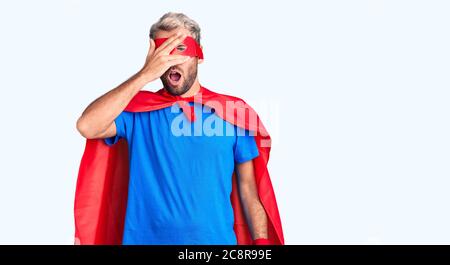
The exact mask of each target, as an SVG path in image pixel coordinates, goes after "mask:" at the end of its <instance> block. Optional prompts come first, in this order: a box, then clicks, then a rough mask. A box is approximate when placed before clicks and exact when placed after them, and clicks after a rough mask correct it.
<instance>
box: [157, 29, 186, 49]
mask: <svg viewBox="0 0 450 265" xmlns="http://www.w3.org/2000/svg"><path fill="white" fill-rule="evenodd" d="M181 35H182V33H181V32H177V33H176V34H174V35H172V36H170V37H169V38H168V39H167V40H166V41H164V42H163V43H162V44H161V45H160V46H159V47H158V50H163V49H164V48H166V47H167V45H169V44H170V43H171V42H172V41H174V40H175V39H177V38H178V37H180V36H181Z"/></svg>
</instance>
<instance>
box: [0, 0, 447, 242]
mask: <svg viewBox="0 0 450 265" xmlns="http://www.w3.org/2000/svg"><path fill="white" fill-rule="evenodd" d="M170 10H172V11H182V12H185V13H186V14H187V15H189V16H191V17H192V18H194V19H195V20H197V21H198V23H199V24H200V26H201V27H202V34H203V35H202V44H203V46H204V52H205V59H206V60H205V62H204V64H203V65H201V66H200V67H199V77H200V82H201V84H203V85H204V86H206V87H208V88H210V89H213V90H216V91H219V92H226V93H228V94H233V95H236V96H240V97H242V98H244V99H246V100H247V101H249V102H256V103H258V102H262V103H266V105H268V106H269V107H264V104H260V105H258V104H256V106H255V108H256V110H257V111H259V112H260V114H261V118H262V119H263V120H264V121H265V124H266V126H267V128H268V130H269V131H270V132H272V133H273V136H274V141H273V149H272V155H271V161H270V164H269V166H270V172H271V174H272V181H273V184H274V186H275V189H276V193H277V195H278V203H279V208H280V212H281V215H282V219H283V223H284V230H285V235H286V243H288V244H326V243H336V244H349V243H356V244H378V243H387V244H391V243H407V244H414V243H422V244H427V243H447V244H448V243H450V225H449V224H450V211H449V210H448V209H449V204H450V193H449V187H450V163H449V160H450V151H449V150H450V138H449V136H450V126H449V114H450V104H449V101H450V75H449V72H450V51H449V48H448V47H450V38H449V34H448V32H449V25H450V16H449V15H448V14H449V11H450V3H449V2H448V1H406V0H405V1H396V0H392V1H382V0H378V1H377V0H372V1H356V0H355V1H281V0H278V1H221V2H218V1H158V2H157V1H75V0H71V1H56V0H55V1H48V0H47V1H31V0H30V1H2V2H0V38H1V42H0V72H1V75H0V89H1V90H0V91H1V104H0V113H1V114H0V115H1V122H2V124H1V130H0V138H1V139H2V143H1V147H0V161H1V163H0V243H17V244H71V243H72V242H73V233H74V231H73V211H72V209H73V198H74V197H73V196H74V190H75V181H76V175H77V171H78V166H79V162H80V158H81V155H82V151H83V148H84V140H83V138H82V137H81V136H80V135H79V134H78V133H77V131H76V130H75V122H76V119H77V118H78V117H79V115H80V114H81V112H82V111H83V110H84V108H85V107H86V106H87V104H89V103H90V102H91V101H92V100H94V99H95V98H97V97H98V96H100V95H101V94H103V93H105V92H107V91H108V90H109V89H112V88H113V87H115V86H117V85H118V84H120V83H121V82H122V81H124V80H125V79H127V78H128V77H129V76H130V75H132V74H134V73H135V72H136V71H138V70H139V69H140V67H141V66H142V64H143V63H144V59H145V56H146V52H147V49H148V46H147V45H148V37H147V34H148V30H149V27H150V25H151V24H152V23H154V22H155V21H156V20H157V19H158V18H159V17H160V16H161V15H162V14H163V13H165V12H167V11H170ZM160 87H161V83H160V82H159V81H157V82H154V83H152V84H150V85H149V86H148V87H147V89H150V90H155V89H157V88H160Z"/></svg>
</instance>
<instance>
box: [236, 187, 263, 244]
mask: <svg viewBox="0 0 450 265" xmlns="http://www.w3.org/2000/svg"><path fill="white" fill-rule="evenodd" d="M241 201H242V206H243V208H244V213H245V216H246V219H247V223H248V225H249V227H250V233H251V234H252V238H253V240H255V239H259V238H268V234H267V214H266V211H265V209H264V207H263V205H262V204H261V201H260V200H259V197H258V194H257V191H256V190H253V189H251V188H249V187H241Z"/></svg>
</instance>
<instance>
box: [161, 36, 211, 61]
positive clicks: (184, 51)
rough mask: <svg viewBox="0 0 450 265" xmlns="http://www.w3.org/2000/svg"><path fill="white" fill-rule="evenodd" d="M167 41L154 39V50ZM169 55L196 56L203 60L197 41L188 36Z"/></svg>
mask: <svg viewBox="0 0 450 265" xmlns="http://www.w3.org/2000/svg"><path fill="white" fill-rule="evenodd" d="M167 39H168V38H159V39H155V49H156V48H158V47H159V46H161V44H163V43H164V42H165V41H166V40H167ZM170 54H181V55H187V56H191V57H196V56H197V57H198V58H199V59H203V52H202V48H200V45H198V43H197V41H195V39H194V38H192V37H190V36H187V37H186V38H185V39H184V40H183V42H182V43H180V44H179V45H178V46H177V47H175V49H173V50H172V51H171V52H170Z"/></svg>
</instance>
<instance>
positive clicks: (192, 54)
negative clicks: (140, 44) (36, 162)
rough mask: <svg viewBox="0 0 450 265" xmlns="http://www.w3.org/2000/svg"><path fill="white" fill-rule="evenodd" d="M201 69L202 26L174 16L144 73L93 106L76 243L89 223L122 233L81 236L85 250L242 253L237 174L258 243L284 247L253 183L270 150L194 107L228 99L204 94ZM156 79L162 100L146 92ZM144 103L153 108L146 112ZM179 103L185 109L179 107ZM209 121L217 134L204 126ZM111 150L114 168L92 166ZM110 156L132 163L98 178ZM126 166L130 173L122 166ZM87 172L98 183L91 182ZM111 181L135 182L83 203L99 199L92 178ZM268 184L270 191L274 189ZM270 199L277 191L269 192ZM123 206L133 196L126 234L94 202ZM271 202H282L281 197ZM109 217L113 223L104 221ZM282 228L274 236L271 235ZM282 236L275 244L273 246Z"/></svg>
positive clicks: (156, 31) (80, 125)
mask: <svg viewBox="0 0 450 265" xmlns="http://www.w3.org/2000/svg"><path fill="white" fill-rule="evenodd" d="M202 62H203V53H202V47H201V46H200V28H199V26H198V24H197V23H196V22H195V21H193V20H192V19H190V18H188V17H187V16H186V15H184V14H181V13H167V14H165V15H164V16H162V17H161V18H160V20H159V21H158V22H157V23H155V24H154V25H153V26H152V27H151V30H150V48H149V51H148V55H147V58H146V61H145V64H144V66H143V67H142V69H141V70H140V71H138V72H137V73H136V74H135V75H133V76H132V77H131V78H129V79H128V80H127V81H125V82H124V83H122V84H121V85H119V86H118V87H116V88H114V89H112V90H111V91H109V92H108V93H106V94H104V95H103V96H101V97H100V98H98V99H97V100H95V101H94V102H92V103H91V104H90V105H89V106H88V107H87V108H86V110H85V111H84V112H83V114H82V115H81V117H80V118H79V119H78V121H77V129H78V131H79V132H80V133H81V135H82V136H84V137H85V138H87V139H88V144H87V148H86V151H85V155H84V157H83V160H82V166H81V167H80V175H79V180H78V185H77V193H78V194H77V198H76V207H75V208H76V209H75V211H76V217H77V216H79V218H78V219H79V220H78V221H76V225H77V233H78V234H82V233H86V232H79V231H78V230H84V231H88V230H90V229H91V228H82V227H88V226H91V227H93V226H92V225H90V224H88V225H87V224H86V222H92V223H96V224H95V228H94V229H92V231H91V232H90V233H91V234H94V233H96V234H100V232H99V229H101V228H100V226H105V227H108V226H109V225H110V223H111V222H113V223H117V224H115V225H114V227H115V228H114V229H112V230H114V231H113V232H111V231H106V232H105V233H104V234H105V235H104V236H101V238H103V239H102V240H99V239H98V238H99V236H98V235H97V237H90V236H89V235H88V236H86V237H85V238H88V237H90V238H93V239H92V240H85V239H81V236H77V237H78V240H79V241H80V242H78V243H82V244H83V243H94V244H95V243H108V242H110V243H111V242H112V243H117V237H121V238H119V239H120V240H121V242H119V243H122V244H158V245H162V244H221V245H233V244H237V243H239V242H238V241H239V240H238V238H237V236H239V233H241V232H237V230H240V229H239V228H236V224H235V223H236V222H237V220H236V219H235V218H236V211H237V209H236V207H235V206H234V204H235V203H233V202H232V199H231V200H230V195H231V194H232V190H234V188H233V185H232V183H233V179H232V178H233V176H234V174H233V173H236V179H237V187H238V192H237V193H238V194H239V199H238V201H239V202H238V203H236V204H240V205H241V206H240V207H241V208H242V210H241V211H243V212H244V215H245V219H246V221H247V226H248V230H249V232H250V234H251V238H252V240H253V243H255V244H269V243H273V244H276V243H280V244H282V243H283V242H282V241H283V239H282V234H281V236H280V233H281V223H280V222H279V221H278V219H279V217H278V211H277V209H276V203H275V202H273V203H274V204H275V208H274V211H272V212H273V214H271V215H273V216H274V217H272V216H269V218H268V215H267V212H266V209H265V208H264V206H265V205H264V206H263V204H262V203H261V200H260V196H261V192H260V191H259V188H258V184H257V183H256V181H255V167H254V162H253V161H254V160H255V159H257V158H258V157H259V156H260V155H261V154H260V151H259V150H262V149H261V148H260V147H259V146H257V143H256V141H255V139H256V137H255V136H254V134H255V131H250V130H248V128H245V126H241V127H239V126H237V125H235V124H234V123H232V122H229V121H228V120H227V119H226V118H225V117H224V115H223V113H215V109H216V108H212V107H211V105H209V104H207V103H205V102H204V101H202V100H200V101H199V100H193V98H195V97H201V96H202V94H203V95H206V96H207V97H208V96H209V98H210V99H221V98H223V97H220V96H219V94H216V93H214V92H211V91H209V90H207V89H206V88H204V87H203V86H201V85H200V83H199V80H198V75H197V66H198V64H200V63H202ZM158 78H160V79H161V81H162V83H163V86H164V88H163V90H161V91H159V92H157V93H151V92H148V93H147V94H145V93H143V92H142V91H141V89H142V88H143V87H144V86H145V85H146V84H147V83H149V82H152V81H155V80H157V79H158ZM144 97H147V98H149V99H150V101H146V102H147V103H142V102H143V101H142V98H144ZM172 99H173V102H172V101H171V100H172ZM166 101H170V104H169V105H167V104H166V103H167V102H166ZM175 101H178V102H177V103H176V104H173V103H174V102H175ZM183 102H184V103H186V104H183ZM203 103H205V104H203ZM164 104H166V105H164ZM137 105H138V106H140V107H136V106H137ZM133 106H134V107H133ZM174 106H177V107H174ZM139 108H141V110H138V109H139ZM142 108H148V111H142ZM218 109H221V108H220V106H219V108H218ZM146 110H147V109H146ZM180 110H181V112H180ZM207 121H208V124H211V123H214V126H210V127H208V126H204V125H205V123H206V122H207ZM180 125H181V128H180ZM247 127H248V126H247ZM205 128H206V129H205ZM208 128H209V129H208ZM218 128H219V129H218ZM208 130H209V132H208ZM211 131H213V132H214V133H211ZM94 139H96V142H95V145H96V147H95V148H92V147H89V146H91V145H90V143H92V142H89V141H90V140H94ZM100 141H101V142H102V143H101V144H100ZM123 142H126V143H127V145H126V146H127V147H126V148H124V149H126V150H119V149H121V147H120V145H121V144H123ZM105 146H107V147H106V148H108V149H109V150H108V151H104V152H108V153H109V155H106V156H103V157H107V158H102V159H98V158H93V157H92V156H98V155H99V153H100V152H103V151H101V150H106V149H105ZM88 148H90V149H89V150H90V151H88ZM94 149H95V150H94ZM111 150H113V151H111ZM115 150H117V151H115ZM127 151H128V152H127ZM86 152H88V153H89V154H87V153H86ZM111 153H114V155H116V153H120V154H122V157H123V156H124V155H123V154H126V153H128V155H126V157H127V160H128V161H127V162H117V161H119V160H117V159H116V160H115V161H114V163H113V164H114V165H111V164H110V162H108V166H107V168H106V169H105V170H103V172H106V173H101V174H100V173H98V171H99V168H101V166H99V165H100V164H101V162H98V160H102V161H105V160H111ZM267 159H268V155H267ZM267 159H265V161H266V162H265V163H264V166H263V167H265V164H266V163H267ZM88 160H89V162H87V161H88ZM95 161H97V162H95ZM95 163H97V164H95ZM86 164H89V166H86ZM118 164H120V165H119V166H118ZM125 164H127V166H123V167H122V166H121V165H125ZM118 168H120V169H118ZM88 171H89V172H92V173H86V172H88ZM111 171H114V172H117V171H120V172H122V173H121V174H122V175H124V174H123V171H128V172H127V173H129V180H127V181H125V180H124V181H123V182H122V184H120V185H116V186H117V187H119V188H111V190H107V189H106V188H105V187H106V185H110V186H111V184H110V182H115V181H122V180H118V179H117V177H116V179H113V178H111V180H108V181H103V182H102V184H101V186H102V187H101V188H100V189H98V190H101V192H103V194H102V197H98V198H96V199H92V198H91V199H84V198H87V197H85V196H93V195H92V194H94V193H96V192H94V191H93V190H94V189H93V188H92V187H93V186H95V185H96V184H95V185H94V184H92V185H91V186H92V187H91V186H89V185H87V184H86V183H87V181H90V180H89V178H93V177H92V176H90V177H87V175H97V176H98V175H105V174H109V175H114V174H116V173H111ZM80 176H83V179H81V178H80ZM120 178H123V177H120ZM267 179H268V174H267ZM264 182H265V183H266V181H264ZM268 183H269V184H268V185H267V186H268V187H269V186H270V181H269V182H268ZM122 186H128V187H127V188H126V194H125V195H124V193H123V192H118V189H122ZM268 189H269V190H271V189H272V188H271V186H270V187H269V188H268ZM82 190H88V191H86V192H84V191H82ZM81 193H83V194H81ZM119 196H122V197H124V196H126V207H124V209H125V212H124V213H123V215H124V216H123V219H124V221H123V224H122V223H121V222H120V220H121V219H122V216H121V214H120V209H119V208H120V207H118V208H114V207H113V208H110V210H105V209H102V207H111V206H110V203H103V205H105V206H102V207H98V206H95V207H94V206H92V205H93V204H92V201H95V202H97V201H103V200H105V198H108V199H107V200H115V199H114V197H119ZM269 197H270V199H269V200H271V201H275V197H274V196H273V191H271V193H270V196H269ZM272 197H273V198H272ZM81 198H83V199H81ZM81 201H82V202H81ZM85 201H90V202H89V203H86V202H85ZM77 202H78V203H77ZM122 204H124V203H122ZM269 204H270V203H269ZM80 205H81V206H80ZM92 208H96V211H97V212H102V213H101V214H97V213H96V214H95V216H96V217H95V218H97V217H98V216H100V217H98V219H96V220H92V218H91V219H89V218H87V217H86V216H87V214H86V212H88V211H91V209H92ZM97 208H100V209H97ZM268 208H273V207H271V206H269V207H268ZM238 210H239V209H238ZM111 212H112V216H114V217H109V218H105V217H104V215H105V214H108V215H109V214H111ZM82 218H83V219H82ZM95 218H94V219H95ZM269 219H270V220H269ZM272 219H275V221H273V220H272ZM80 220H82V221H80ZM274 223H275V224H274ZM274 227H276V228H275V230H276V232H272V230H274ZM117 229H118V230H120V231H116V230H117ZM269 230H270V231H269ZM111 233H113V234H117V235H118V236H115V239H114V240H112V241H108V240H107V239H106V238H108V237H111ZM243 233H245V232H242V233H241V234H243ZM274 233H275V234H277V235H276V236H275V237H276V238H277V240H272V241H271V240H270V238H271V237H274V236H273V234H274ZM83 241H84V242H83ZM88 241H89V242H88ZM241 241H242V240H241ZM247 243H248V242H247Z"/></svg>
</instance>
